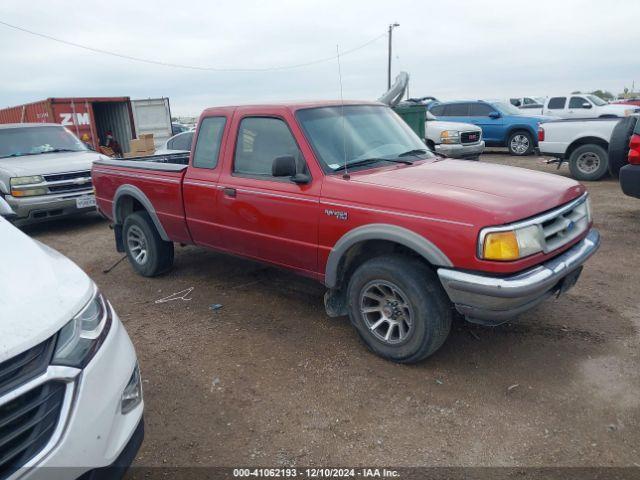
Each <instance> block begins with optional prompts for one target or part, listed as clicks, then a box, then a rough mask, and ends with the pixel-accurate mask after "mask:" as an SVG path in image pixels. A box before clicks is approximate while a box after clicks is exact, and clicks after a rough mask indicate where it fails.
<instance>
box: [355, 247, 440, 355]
mask: <svg viewBox="0 0 640 480" xmlns="http://www.w3.org/2000/svg"><path fill="white" fill-rule="evenodd" d="M347 297H348V300H349V318H350V319H351V323H352V324H353V326H354V327H355V329H356V331H357V332H358V334H359V335H360V338H362V340H363V341H364V342H365V344H366V345H367V347H369V349H370V350H372V351H373V352H374V353H376V354H378V355H380V356H381V357H383V358H386V359H388V360H392V361H394V362H399V363H414V362H418V361H420V360H422V359H424V358H426V357H428V356H429V355H431V354H433V353H434V352H435V351H436V350H438V349H439V348H440V347H441V346H442V344H443V343H444V341H445V340H446V338H447V336H448V335H449V330H450V328H451V320H452V313H451V307H450V302H449V299H448V297H447V295H446V293H445V292H444V290H443V289H442V286H441V285H440V281H439V280H438V278H437V276H436V275H435V273H434V272H433V271H432V270H430V269H429V268H428V267H427V266H426V265H424V264H422V263H420V262H417V261H416V260H414V259H411V258H409V257H405V256H400V255H385V256H382V257H377V258H374V259H371V260H369V261H367V262H365V263H363V264H362V265H361V266H360V267H358V269H357V270H356V271H355V272H354V274H353V275H352V277H351V279H350V281H349V286H348V290H347Z"/></svg>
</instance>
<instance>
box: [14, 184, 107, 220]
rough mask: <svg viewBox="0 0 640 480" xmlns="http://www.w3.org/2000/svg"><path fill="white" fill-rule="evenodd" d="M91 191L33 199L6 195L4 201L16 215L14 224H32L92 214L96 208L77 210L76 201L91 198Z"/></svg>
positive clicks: (41, 196)
mask: <svg viewBox="0 0 640 480" xmlns="http://www.w3.org/2000/svg"><path fill="white" fill-rule="evenodd" d="M93 196H94V195H93V190H91V189H90V190H86V191H82V192H73V193H67V194H61V195H38V196H35V197H14V196H12V195H6V196H5V197H4V199H5V200H6V201H7V203H8V204H9V206H10V207H11V208H12V209H13V211H14V212H15V214H16V217H15V219H14V220H13V222H14V223H16V224H26V223H34V222H38V221H43V220H50V219H53V218H57V217H62V216H68V215H76V214H79V213H85V212H92V211H95V210H96V207H87V208H78V207H77V206H76V199H77V198H79V197H93Z"/></svg>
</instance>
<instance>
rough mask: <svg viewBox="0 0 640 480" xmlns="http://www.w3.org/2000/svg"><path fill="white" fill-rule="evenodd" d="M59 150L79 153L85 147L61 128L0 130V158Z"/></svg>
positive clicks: (85, 148)
mask: <svg viewBox="0 0 640 480" xmlns="http://www.w3.org/2000/svg"><path fill="white" fill-rule="evenodd" d="M60 150H64V151H69V150H70V151H73V152H81V151H85V150H87V147H86V145H85V144H84V143H82V142H81V141H80V140H78V138H77V137H76V136H75V135H74V134H73V133H71V132H70V131H69V130H67V129H66V128H64V127H62V126H60V127H56V126H53V125H52V126H43V127H16V128H7V129H0V158H2V157H21V156H23V155H36V154H39V153H47V152H55V151H60Z"/></svg>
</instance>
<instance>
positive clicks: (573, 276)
mask: <svg viewBox="0 0 640 480" xmlns="http://www.w3.org/2000/svg"><path fill="white" fill-rule="evenodd" d="M581 273H582V267H580V268H576V269H575V270H574V271H573V272H571V273H570V274H569V275H567V276H566V277H564V278H563V279H562V283H561V284H560V290H559V291H558V296H560V295H562V294H564V293H566V292H567V291H568V290H569V289H571V288H572V287H573V286H574V285H575V284H576V283H578V278H580V274H581Z"/></svg>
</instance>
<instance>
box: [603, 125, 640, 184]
mask: <svg viewBox="0 0 640 480" xmlns="http://www.w3.org/2000/svg"><path fill="white" fill-rule="evenodd" d="M637 121H638V119H637V118H636V117H625V118H623V119H622V120H620V121H619V122H618V123H617V124H616V126H615V127H614V128H613V132H611V140H609V173H610V174H611V175H613V176H614V177H616V178H617V177H618V175H619V174H620V169H621V168H622V167H624V166H625V165H626V164H627V163H628V160H627V155H628V154H629V139H630V138H631V135H632V133H633V130H634V128H635V127H636V123H637Z"/></svg>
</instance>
